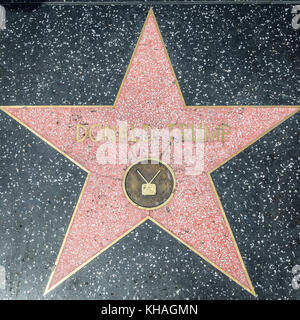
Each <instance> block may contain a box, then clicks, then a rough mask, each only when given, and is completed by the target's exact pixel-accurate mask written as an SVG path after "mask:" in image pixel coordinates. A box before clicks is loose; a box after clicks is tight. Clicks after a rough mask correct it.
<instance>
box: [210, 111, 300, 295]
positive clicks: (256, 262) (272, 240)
mask: <svg viewBox="0 0 300 320" xmlns="http://www.w3.org/2000/svg"><path fill="white" fill-rule="evenodd" d="M299 126H300V113H297V114H296V115H294V116H293V117H292V118H290V119H289V120H287V121H286V122H284V123H283V124H281V125H280V126H278V127H277V128H276V129H275V130H274V131H272V132H271V133H269V134H267V135H266V136H265V137H263V138H262V139H260V140H259V141H257V142H256V143H255V144H254V145H252V146H251V147H249V148H248V149H246V150H245V151H244V152H242V153H241V154H239V155H238V156H236V157H235V158H234V159H232V160H230V162H228V163H227V164H225V165H224V166H222V167H221V168H219V169H217V170H216V171H215V172H214V173H213V174H212V177H213V180H214V183H215V184H216V188H217V191H218V194H219V196H220V199H221V201H222V203H223V206H224V210H225V211H226V213H227V217H228V220H229V223H230V225H231V228H232V230H233V232H234V235H235V237H236V240H237V244H238V246H239V248H240V250H241V252H242V255H243V259H244V262H245V265H246V267H247V270H248V272H249V274H250V276H251V279H252V282H253V285H254V287H255V290H256V293H257V294H258V296H259V298H260V299H300V291H299V290H294V289H293V288H292V286H291V281H292V278H293V274H292V272H291V271H292V268H293V266H295V265H299V262H300V250H299V248H300V201H299V192H300V149H299V145H300V134H299Z"/></svg>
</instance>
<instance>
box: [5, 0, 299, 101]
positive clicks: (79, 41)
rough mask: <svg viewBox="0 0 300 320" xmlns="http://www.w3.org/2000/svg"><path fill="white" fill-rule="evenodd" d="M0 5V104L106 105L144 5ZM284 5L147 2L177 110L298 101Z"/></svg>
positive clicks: (293, 36) (292, 33)
mask: <svg viewBox="0 0 300 320" xmlns="http://www.w3.org/2000/svg"><path fill="white" fill-rule="evenodd" d="M6 7H7V30H6V31H2V32H1V33H0V61H1V62H0V75H1V77H0V86H1V91H0V105H50V104H59V105H70V104H76V105H78V104H79V105H84V104H96V105H99V104H100V105H111V104H113V103H114V100H115V97H116V94H117V92H118V89H119V86H120V84H121V82H122V79H123V76H124V74H125V71H126V68H127V66H128V63H129V60H130V57H131V55H132V52H133V49H134V46H135V44H136V41H137V39H138V36H139V33H140V31H141V28H142V26H143V23H144V20H145V17H146V15H147V12H148V9H149V7H148V6H146V5H135V6H129V5H116V6H104V5H100V6H58V5H56V6H49V5H45V6H38V7H37V6H34V5H29V6H24V5H19V6H18V5H11V6H6ZM291 8H292V6H290V5H287V6H285V5H259V6H255V5H161V6H154V12H155V14H156V17H157V20H158V23H159V26H160V28H161V31H162V35H163V37H164V39H165V43H166V46H167V49H168V51H169V54H170V58H171V61H172V64H173V66H174V69H175V72H176V74H177V77H178V80H179V83H180V86H181V88H182V91H183V95H184V98H185V100H186V103H187V105H249V104H251V105H258V104H259V105H265V104H268V105H273V104H275V105H280V104H297V103H299V100H300V73H299V68H300V67H299V66H300V42H299V31H296V30H294V29H293V28H292V25H291V21H292V17H293V15H292V14H291ZM12 51H14V52H15V54H14V55H12V54H11V52H12Z"/></svg>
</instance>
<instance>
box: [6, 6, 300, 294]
mask: <svg viewBox="0 0 300 320" xmlns="http://www.w3.org/2000/svg"><path fill="white" fill-rule="evenodd" d="M3 110H4V111H5V112H7V113H8V114H9V115H10V116H12V117H13V118H14V119H16V120H17V121H19V122H20V123H22V124H23V125H24V126H26V127H27V128H28V129H29V130H31V131H33V132H34V133H35V134H36V135H38V136H39V137H41V138H42V139H43V140H45V141H47V142H48V143H49V144H50V145H51V146H53V147H54V148H56V149H57V150H59V151H60V152H61V153H62V154H64V155H65V156H67V157H68V158H69V159H71V160H72V161H74V162H75V163H76V164H77V165H79V166H80V167H81V168H83V169H84V170H85V171H86V172H88V175H87V178H86V181H85V185H84V187H83V190H82V193H81V195H80V198H79V200H78V203H77V206H76V208H75V211H74V214H73V216H72V219H71V221H70V224H69V227H68V230H67V233H66V236H65V239H64V241H63V244H62V246H61V250H60V252H59V254H58V258H57V261H56V262H55V266H54V268H53V272H52V274H51V277H50V280H49V282H48V285H47V288H46V291H45V293H47V292H49V291H51V290H53V289H54V288H55V287H57V286H58V285H59V284H60V283H62V282H63V281H64V280H66V279H67V278H68V277H70V276H71V275H72V274H74V273H75V272H77V271H78V270H79V269H81V268H82V267H83V266H85V265H86V264H87V263H88V262H90V261H91V260H93V259H94V258H95V257H97V256H98V255H99V254H100V253H102V252H103V251H104V250H106V249H107V248H109V247H110V246H112V245H113V244H114V243H116V242H117V241H118V240H119V239H120V238H122V237H123V236H125V235H126V234H128V233H129V232H130V231H131V230H133V229H134V228H136V227H137V226H138V225H140V224H141V223H143V222H144V221H145V220H147V219H151V220H152V221H153V222H155V223H156V224H158V225H159V226H160V227H162V228H163V229H164V230H166V231H167V232H169V233H170V234H171V235H173V236H174V237H175V238H176V239H178V240H179V241H181V242H182V243H184V244H185V245H186V246H188V247H189V248H190V249H191V250H193V251H194V252H196V253H197V254H199V255H200V256H201V257H202V258H203V259H205V260H206V261H207V262H209V263H211V264H212V265H213V266H215V267H216V268H217V269H218V270H220V271H221V272H223V273H224V274H225V275H227V276H228V277H230V278H231V279H232V280H234V281H235V282H236V283H238V284H239V285H241V286H242V287H243V288H244V289H246V290H248V291H249V292H250V293H251V294H255V292H254V288H253V286H252V284H251V280H250V278H249V276H248V273H247V271H246V267H245V265H244V263H243V260H242V258H241V255H240V253H239V250H238V247H237V245H236V242H235V240H234V237H233V234H232V232H231V229H230V226H229V224H228V222H227V219H226V216H225V213H224V211H223V208H222V204H221V202H220V200H219V198H218V195H217V192H216V190H215V188H214V184H213V182H212V179H211V177H210V173H211V172H212V171H213V170H214V169H215V168H217V167H218V166H220V165H222V164H223V163H225V162H226V161H228V160H229V159H230V158H232V157H233V156H234V155H236V154H237V153H239V152H241V151H242V150H243V149H245V148H246V147H247V146H249V145H250V144H251V143H253V142H254V141H256V140H257V139H258V138H260V137H261V136H263V135H264V134H265V133H266V132H268V131H270V130H271V129H272V128H274V127H275V126H277V125H278V124H279V123H281V122H282V121H284V120H285V119H287V118H288V117H289V116H291V115H292V114H294V113H295V112H296V111H297V108H296V107H295V108H291V107H290V108H287V107H274V108H272V109H270V108H266V107H243V108H242V107H213V106H212V107H198V108H197V107H187V106H186V105H185V102H184V99H183V96H182V94H181V91H180V88H179V85H178V82H177V79H176V77H175V74H174V71H173V69H172V66H171V63H170V60H169V57H168V54H167V51H166V48H165V46H164V44H163V41H162V38H161V35H160V31H159V28H158V25H157V22H156V20H155V17H154V14H153V12H152V10H150V11H149V14H148V16H147V19H146V22H145V24H144V27H143V30H142V32H141V35H140V38H139V40H138V43H137V45H136V48H135V50H134V53H133V55H132V59H131V61H130V64H129V67H128V69H127V72H126V74H125V77H124V80H123V83H122V85H121V88H120V90H119V92H118V95H117V97H116V101H115V104H114V106H110V107H109V106H102V107H101V106H81V107H80V106H76V107H75V106H69V107H68V106H32V107H26V108H25V107H21V106H19V107H6V108H5V109H3ZM125 120H126V121H128V123H132V124H134V125H135V126H136V127H140V128H141V127H142V125H143V124H148V125H151V126H152V127H156V128H163V127H165V126H166V124H170V123H194V124H198V123H204V124H207V125H208V126H210V127H214V126H215V124H220V123H226V124H228V125H229V126H230V127H231V134H230V135H228V136H227V139H226V140H225V142H215V143H206V144H205V147H204V148H205V164H204V172H203V173H202V174H201V175H196V176H187V175H185V171H184V168H183V165H172V169H173V170H174V174H175V176H176V191H175V194H174V196H173V198H172V200H171V201H170V202H169V203H168V205H167V206H164V207H161V208H158V209H155V210H152V211H149V210H143V209H141V208H137V207H135V206H133V205H132V204H131V203H130V202H129V201H128V200H127V199H126V197H125V196H124V194H123V190H122V177H123V175H124V172H125V170H126V168H127V167H128V165H120V164H119V165H111V164H107V165H100V164H99V163H97V161H96V150H97V147H98V144H97V143H95V142H92V141H90V140H86V141H85V142H82V143H78V142H76V140H75V134H74V132H75V127H76V125H77V124H79V123H81V124H82V123H84V124H87V125H92V124H95V123H103V124H108V125H109V126H110V127H113V126H114V125H116V123H117V121H125Z"/></svg>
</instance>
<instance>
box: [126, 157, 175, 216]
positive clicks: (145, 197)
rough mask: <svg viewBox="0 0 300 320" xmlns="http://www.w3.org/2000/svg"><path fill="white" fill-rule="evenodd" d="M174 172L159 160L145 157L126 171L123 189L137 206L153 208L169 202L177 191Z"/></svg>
mask: <svg viewBox="0 0 300 320" xmlns="http://www.w3.org/2000/svg"><path fill="white" fill-rule="evenodd" d="M175 184H176V182H175V176H174V172H173V170H172V169H171V167H169V166H168V165H167V164H166V163H163V162H162V161H159V160H151V159H143V160H139V161H138V162H136V163H134V164H132V165H131V166H130V167H129V168H128V169H127V170H126V172H125V175H124V178H123V189H124V193H125V195H126V197H127V199H128V200H129V201H130V202H131V203H132V204H134V205H135V206H137V207H139V208H142V209H146V210H153V209H157V208H159V207H161V206H164V205H165V204H167V203H168V202H169V201H170V200H171V198H172V196H173V194H174V191H175Z"/></svg>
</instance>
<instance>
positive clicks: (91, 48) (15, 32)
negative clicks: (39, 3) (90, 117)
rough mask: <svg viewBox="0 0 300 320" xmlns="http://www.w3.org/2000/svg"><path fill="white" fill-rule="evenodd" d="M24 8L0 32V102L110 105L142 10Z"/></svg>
mask: <svg viewBox="0 0 300 320" xmlns="http://www.w3.org/2000/svg"><path fill="white" fill-rule="evenodd" d="M24 8H25V7H24V6H21V5H20V6H11V7H7V25H6V26H7V29H6V30H5V31H4V32H1V33H0V61H1V62H0V74H1V77H0V86H1V92H0V105H51V104H54V105H55V104H65V105H72V104H76V105H81V104H87V105H88V104H98V105H99V104H101V105H106V104H113V103H114V99H115V97H116V94H117V92H118V89H119V87H120V85H121V82H122V79H123V76H124V74H125V71H126V68H127V65H128V62H129V60H130V57H131V55H132V52H133V49H134V45H135V43H136V41H137V38H138V36H139V33H140V31H141V28H142V26H143V23H144V20H145V17H146V14H147V9H148V8H146V7H128V6H126V7H122V8H120V7H113V6H96V7H95V6H83V7H81V6H75V7H72V8H70V7H64V6H43V7H34V6H28V7H26V8H27V9H26V10H25V9H24ZM120 9H121V10H120ZM11 52H14V53H15V54H13V55H12V54H11Z"/></svg>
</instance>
